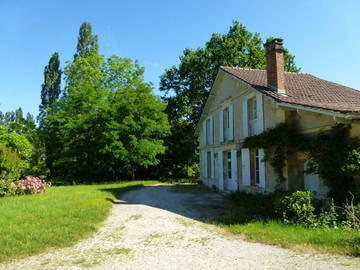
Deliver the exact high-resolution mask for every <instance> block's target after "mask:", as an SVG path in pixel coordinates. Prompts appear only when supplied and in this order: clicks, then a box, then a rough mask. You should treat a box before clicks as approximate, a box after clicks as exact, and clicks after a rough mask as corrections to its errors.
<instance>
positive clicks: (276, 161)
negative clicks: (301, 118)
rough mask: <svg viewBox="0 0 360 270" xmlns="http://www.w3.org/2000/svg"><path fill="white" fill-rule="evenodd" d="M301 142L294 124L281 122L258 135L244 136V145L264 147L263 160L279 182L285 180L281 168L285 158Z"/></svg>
mask: <svg viewBox="0 0 360 270" xmlns="http://www.w3.org/2000/svg"><path fill="white" fill-rule="evenodd" d="M302 144H303V137H302V136H300V135H299V132H298V130H297V128H296V126H294V125H290V124H287V123H281V124H279V125H277V126H276V127H274V128H270V129H267V130H265V131H264V132H262V133H261V134H259V135H255V136H249V137H246V138H245V142H244V147H245V148H263V149H265V160H266V161H269V162H270V164H271V166H272V167H273V168H274V170H275V172H276V173H277V175H278V180H279V184H280V183H281V182H283V181H285V178H284V175H283V168H284V167H285V163H286V160H287V159H288V157H289V156H290V155H292V154H294V153H295V152H296V151H298V150H299V148H301V147H302Z"/></svg>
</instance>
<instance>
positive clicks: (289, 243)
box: [217, 193, 360, 256]
mask: <svg viewBox="0 0 360 270" xmlns="http://www.w3.org/2000/svg"><path fill="white" fill-rule="evenodd" d="M276 196H277V195H276V194H273V195H260V194H245V193H237V194H232V195H230V198H229V201H228V203H229V207H228V209H229V210H228V211H227V213H226V214H225V215H224V216H223V217H221V218H220V219H219V220H218V221H217V224H218V225H219V226H221V227H223V228H225V229H226V230H227V231H228V232H230V233H232V234H237V235H243V236H245V238H246V239H248V240H251V241H258V242H263V243H267V244H274V245H280V246H282V247H286V248H292V249H297V250H303V251H310V252H311V251H317V252H327V253H334V254H344V255H351V256H360V231H359V230H355V229H344V228H338V229H335V228H331V229H314V228H306V227H304V226H300V225H295V224H284V223H282V222H280V221H278V220H276V219H275V215H274V211H273V207H272V205H273V202H274V199H275V198H276Z"/></svg>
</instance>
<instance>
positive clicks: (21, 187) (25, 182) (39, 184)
mask: <svg viewBox="0 0 360 270" xmlns="http://www.w3.org/2000/svg"><path fill="white" fill-rule="evenodd" d="M50 186H51V183H50V182H45V181H44V180H41V179H40V178H38V177H33V176H28V177H27V178H25V179H21V180H19V181H12V180H0V197H4V196H10V195H23V194H35V193H42V192H44V191H45V189H46V188H47V187H50Z"/></svg>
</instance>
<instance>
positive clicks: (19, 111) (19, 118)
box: [15, 107, 24, 122]
mask: <svg viewBox="0 0 360 270" xmlns="http://www.w3.org/2000/svg"><path fill="white" fill-rule="evenodd" d="M22 120H24V113H23V111H22V108H21V107H19V108H18V109H17V110H16V111H15V122H21V121H22Z"/></svg>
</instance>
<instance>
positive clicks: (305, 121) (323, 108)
mask: <svg viewBox="0 0 360 270" xmlns="http://www.w3.org/2000/svg"><path fill="white" fill-rule="evenodd" d="M266 47H267V48H266V62H267V69H266V70H255V69H241V68H235V67H220V69H219V71H218V74H217V76H216V79H215V82H214V84H213V87H212V89H211V91H210V93H209V97H208V100H207V102H206V104H205V107H204V109H203V112H202V116H201V119H200V121H199V123H198V126H197V132H198V134H199V143H200V168H201V172H200V175H201V180H202V182H203V183H204V184H205V185H207V186H210V187H211V186H216V187H217V188H218V189H220V190H229V191H235V190H248V191H260V192H264V191H265V192H271V191H274V190H275V188H276V185H277V175H276V174H275V172H274V169H273V168H272V167H271V165H270V164H268V162H265V161H264V160H263V158H264V150H263V149H247V148H243V142H244V139H245V138H246V137H247V136H252V135H257V134H260V133H261V132H263V131H264V130H266V129H268V128H271V127H275V126H277V125H278V124H279V123H283V122H291V121H295V120H294V119H296V121H297V124H298V126H299V127H300V130H301V132H303V133H309V134H310V133H316V132H319V131H324V130H327V129H330V128H331V127H332V126H333V125H334V124H335V123H339V122H346V123H351V124H352V130H351V135H356V136H358V135H360V122H357V121H356V120H358V119H360V91H358V90H355V89H352V88H349V87H346V86H343V85H339V84H336V83H333V82H330V81H326V80H323V79H320V78H317V77H315V76H312V75H310V74H300V73H290V72H284V57H283V53H284V48H283V41H282V39H274V40H273V41H272V42H270V43H269V44H267V46H266ZM306 166H307V162H306V157H300V158H298V159H296V160H294V161H291V160H288V161H287V162H286V168H285V169H284V176H285V178H286V179H287V180H286V183H285V187H286V188H287V189H288V190H297V189H305V190H312V191H315V192H316V193H317V194H318V196H320V197H322V196H326V193H327V191H328V188H327V187H326V185H325V184H324V182H323V181H322V179H319V177H318V175H316V174H305V173H304V169H305V168H306Z"/></svg>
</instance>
